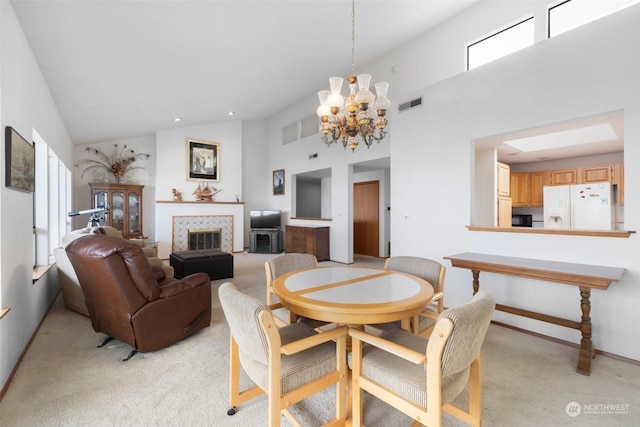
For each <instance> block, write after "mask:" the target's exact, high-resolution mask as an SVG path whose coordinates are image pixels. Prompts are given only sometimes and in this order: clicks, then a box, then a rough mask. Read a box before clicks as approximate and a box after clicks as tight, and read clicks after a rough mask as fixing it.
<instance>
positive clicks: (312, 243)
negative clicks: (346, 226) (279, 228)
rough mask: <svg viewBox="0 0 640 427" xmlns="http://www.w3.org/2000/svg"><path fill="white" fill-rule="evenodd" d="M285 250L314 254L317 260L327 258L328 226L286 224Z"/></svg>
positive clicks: (326, 259)
mask: <svg viewBox="0 0 640 427" xmlns="http://www.w3.org/2000/svg"><path fill="white" fill-rule="evenodd" d="M285 233H286V237H285V240H286V252H296V253H304V254H312V255H315V256H316V258H317V259H318V261H328V260H329V259H330V258H329V227H323V226H319V227H306V226H296V225H287V226H286V227H285Z"/></svg>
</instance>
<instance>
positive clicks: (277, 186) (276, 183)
mask: <svg viewBox="0 0 640 427" xmlns="http://www.w3.org/2000/svg"><path fill="white" fill-rule="evenodd" d="M283 194H284V169H278V170H275V171H273V195H274V196H280V195H283Z"/></svg>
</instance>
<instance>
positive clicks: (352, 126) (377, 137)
mask: <svg viewBox="0 0 640 427" xmlns="http://www.w3.org/2000/svg"><path fill="white" fill-rule="evenodd" d="M355 3H356V2H355V0H352V2H351V77H349V78H347V81H348V82H349V91H350V93H349V96H347V99H346V101H345V99H344V97H343V96H342V95H341V94H340V92H341V91H342V83H343V80H344V79H343V78H342V77H331V78H330V79H329V87H330V88H331V91H328V90H321V91H320V92H318V98H319V99H320V106H319V107H318V110H317V114H318V116H319V117H320V120H321V124H320V132H321V137H322V141H323V142H324V143H325V144H327V146H331V144H333V143H334V142H336V143H337V142H338V141H339V140H340V139H342V146H343V147H344V149H345V150H346V149H347V146H348V147H349V148H351V151H355V149H356V148H357V147H358V144H359V140H360V139H362V140H363V141H364V143H365V144H366V145H367V148H369V147H370V146H371V144H372V143H373V141H377V142H380V141H382V140H383V139H384V137H385V136H386V135H387V132H386V131H385V128H386V127H387V124H388V120H387V118H386V117H385V115H386V113H387V109H388V108H389V107H390V106H391V101H389V98H387V91H388V90H389V83H387V82H380V83H376V85H375V88H376V95H377V96H374V95H373V93H371V91H370V90H369V84H370V83H371V75H369V74H360V75H358V77H357V78H356V77H355V68H356V67H355V27H356V24H355V9H356V7H355ZM356 82H357V84H358V89H359V90H358V92H356ZM370 106H372V107H373V109H374V110H375V112H376V113H377V115H378V117H377V118H375V119H374V117H373V116H372V115H371V112H370V111H369V107H370Z"/></svg>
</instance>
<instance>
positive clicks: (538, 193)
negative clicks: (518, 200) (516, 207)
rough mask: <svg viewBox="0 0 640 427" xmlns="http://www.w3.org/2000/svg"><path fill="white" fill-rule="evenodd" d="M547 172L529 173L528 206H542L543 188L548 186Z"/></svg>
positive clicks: (548, 177)
mask: <svg viewBox="0 0 640 427" xmlns="http://www.w3.org/2000/svg"><path fill="white" fill-rule="evenodd" d="M550 178H551V176H550V174H549V171H537V172H531V200H530V203H531V204H530V205H529V206H542V202H543V200H544V190H543V189H544V186H545V185H549V180H550Z"/></svg>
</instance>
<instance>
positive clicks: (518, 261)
mask: <svg viewBox="0 0 640 427" xmlns="http://www.w3.org/2000/svg"><path fill="white" fill-rule="evenodd" d="M444 258H445V259H448V260H450V261H451V265H452V266H453V267H459V268H467V269H469V270H471V272H472V274H473V293H474V294H475V293H476V292H478V289H479V287H480V281H479V277H480V272H481V271H485V272H488V273H496V274H506V275H511V276H518V277H527V278H530V279H537V280H546V281H550V282H557V283H564V284H568V285H573V286H578V288H579V289H580V297H581V300H580V308H581V310H582V321H581V322H576V321H572V320H567V319H562V318H559V317H555V316H549V315H546V314H541V313H536V312H533V311H528V310H522V309H519V308H515V307H510V306H506V305H502V304H496V310H501V311H505V312H507V313H511V314H516V315H519V316H525V317H529V318H532V319H536V320H541V321H543V322H549V323H553V324H555V325H560V326H565V327H567V328H572V329H578V330H580V332H581V333H582V340H581V341H580V355H579V357H578V367H577V369H576V371H577V372H579V373H581V374H584V375H590V374H591V359H593V358H594V357H595V348H594V346H593V342H592V341H591V317H589V315H590V312H591V302H590V300H589V299H590V297H591V289H602V290H606V289H607V288H608V287H609V283H611V282H619V281H620V279H622V276H623V275H624V273H625V271H626V270H625V269H624V268H617V267H605V266H598V265H588V264H574V263H568V262H557V261H546V260H536V259H528V258H515V257H508V256H500V255H487V254H479V253H472V252H465V253H461V254H457V255H451V256H447V257H444Z"/></svg>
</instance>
